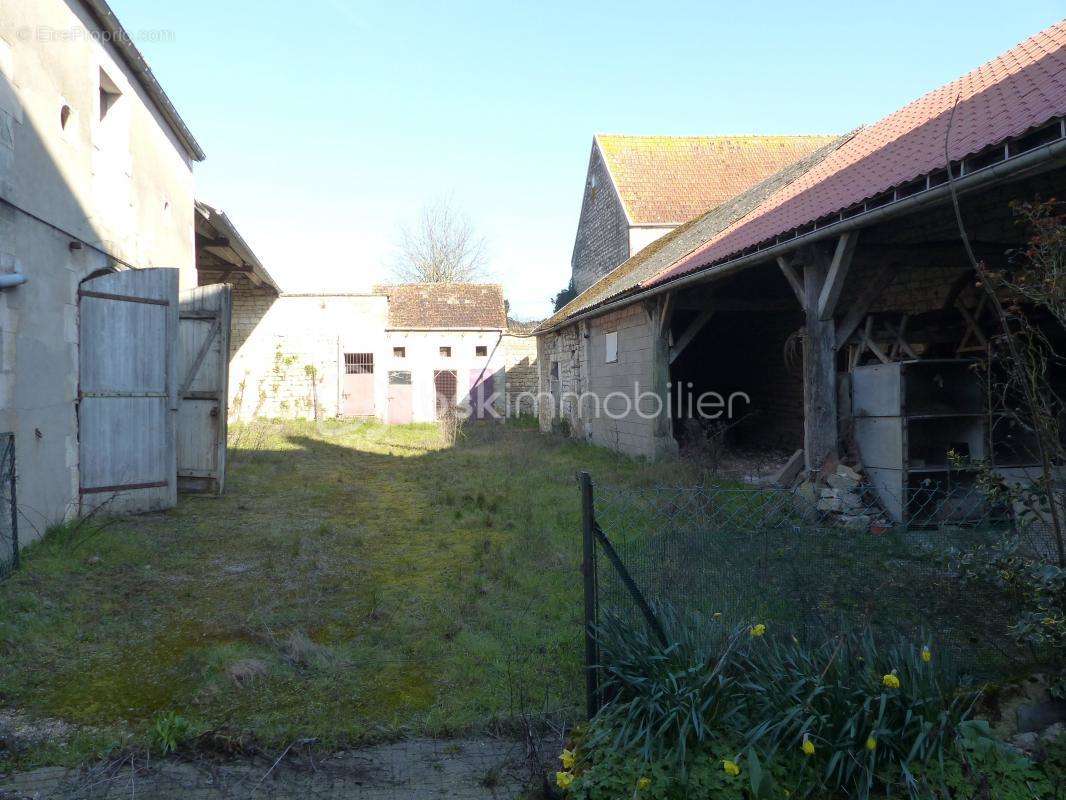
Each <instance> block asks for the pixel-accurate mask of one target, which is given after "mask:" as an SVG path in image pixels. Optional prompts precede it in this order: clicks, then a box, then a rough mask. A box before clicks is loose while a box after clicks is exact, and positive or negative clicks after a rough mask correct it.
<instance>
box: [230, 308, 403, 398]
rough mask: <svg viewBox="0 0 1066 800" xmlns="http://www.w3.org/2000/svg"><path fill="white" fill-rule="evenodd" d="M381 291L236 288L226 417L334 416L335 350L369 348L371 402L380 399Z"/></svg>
mask: <svg viewBox="0 0 1066 800" xmlns="http://www.w3.org/2000/svg"><path fill="white" fill-rule="evenodd" d="M386 303H387V300H386V298H385V297H384V296H383V295H365V294H294V295H282V296H281V297H277V296H274V295H273V293H271V292H269V291H267V290H265V289H245V288H241V289H236V290H235V291H234V293H233V317H232V325H231V333H230V337H231V338H230V378H229V417H230V419H252V418H255V417H300V418H306V419H311V418H314V417H315V416H316V415H317V417H319V418H324V417H333V416H337V414H338V413H339V410H340V405H341V392H342V385H341V374H342V372H343V370H342V369H341V357H342V356H341V354H342V353H344V352H360V353H364V352H365V353H373V355H374V363H375V369H376V374H375V403H374V404H375V407H376V408H378V409H381V410H382V414H383V413H384V409H385V408H386V405H387V397H386V391H387V389H386V385H385V381H384V379H383V377H381V376H383V375H384V365H385V363H386V358H387V357H388V356H389V355H390V353H389V352H388V351H387V350H386V347H387V343H386V340H385V315H386Z"/></svg>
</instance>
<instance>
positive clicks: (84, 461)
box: [78, 269, 178, 514]
mask: <svg viewBox="0 0 1066 800" xmlns="http://www.w3.org/2000/svg"><path fill="white" fill-rule="evenodd" d="M78 310H79V316H78V319H79V323H78V328H79V366H80V372H79V376H78V381H79V385H78V438H79V444H78V449H79V473H80V490H79V507H80V511H81V513H83V514H84V513H88V512H90V511H93V510H95V509H97V508H99V507H100V506H106V510H107V511H108V512H116V513H118V512H123V513H132V512H138V511H153V510H158V509H164V508H170V507H172V506H173V505H174V504H175V503H176V502H177V460H176V455H177V448H176V431H177V427H176V417H177V411H178V402H177V381H176V377H175V376H176V370H175V365H176V362H177V342H178V337H177V330H178V271H177V270H176V269H143V270H140V269H134V270H126V271H124V272H115V273H111V274H108V275H103V276H101V277H99V278H91V279H89V280H87V281H84V282H83V283H82V284H81V287H80V288H79V290H78Z"/></svg>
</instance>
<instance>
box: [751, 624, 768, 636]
mask: <svg viewBox="0 0 1066 800" xmlns="http://www.w3.org/2000/svg"><path fill="white" fill-rule="evenodd" d="M749 632H750V633H751V635H752V636H762V635H763V634H764V633H766V626H765V625H763V624H762V623H761V622H760V623H759V624H758V625H753V626H752V627H751V630H750V631H749Z"/></svg>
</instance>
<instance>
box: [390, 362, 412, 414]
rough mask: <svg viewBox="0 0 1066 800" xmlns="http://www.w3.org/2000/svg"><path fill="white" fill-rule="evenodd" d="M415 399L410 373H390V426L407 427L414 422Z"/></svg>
mask: <svg viewBox="0 0 1066 800" xmlns="http://www.w3.org/2000/svg"><path fill="white" fill-rule="evenodd" d="M414 408H415V404H414V399H413V393H412V391H411V373H410V372H390V373H389V424H390V425H406V424H407V423H409V422H414V419H415V414H414Z"/></svg>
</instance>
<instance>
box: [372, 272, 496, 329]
mask: <svg viewBox="0 0 1066 800" xmlns="http://www.w3.org/2000/svg"><path fill="white" fill-rule="evenodd" d="M374 291H375V292H376V293H378V294H384V295H388V298H389V327H390V328H394V329H401V330H463V329H466V330H505V329H506V328H507V313H506V311H505V310H504V308H505V307H504V301H503V289H502V288H501V287H500V285H499V284H496V283H405V284H396V285H393V286H375V287H374Z"/></svg>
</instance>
